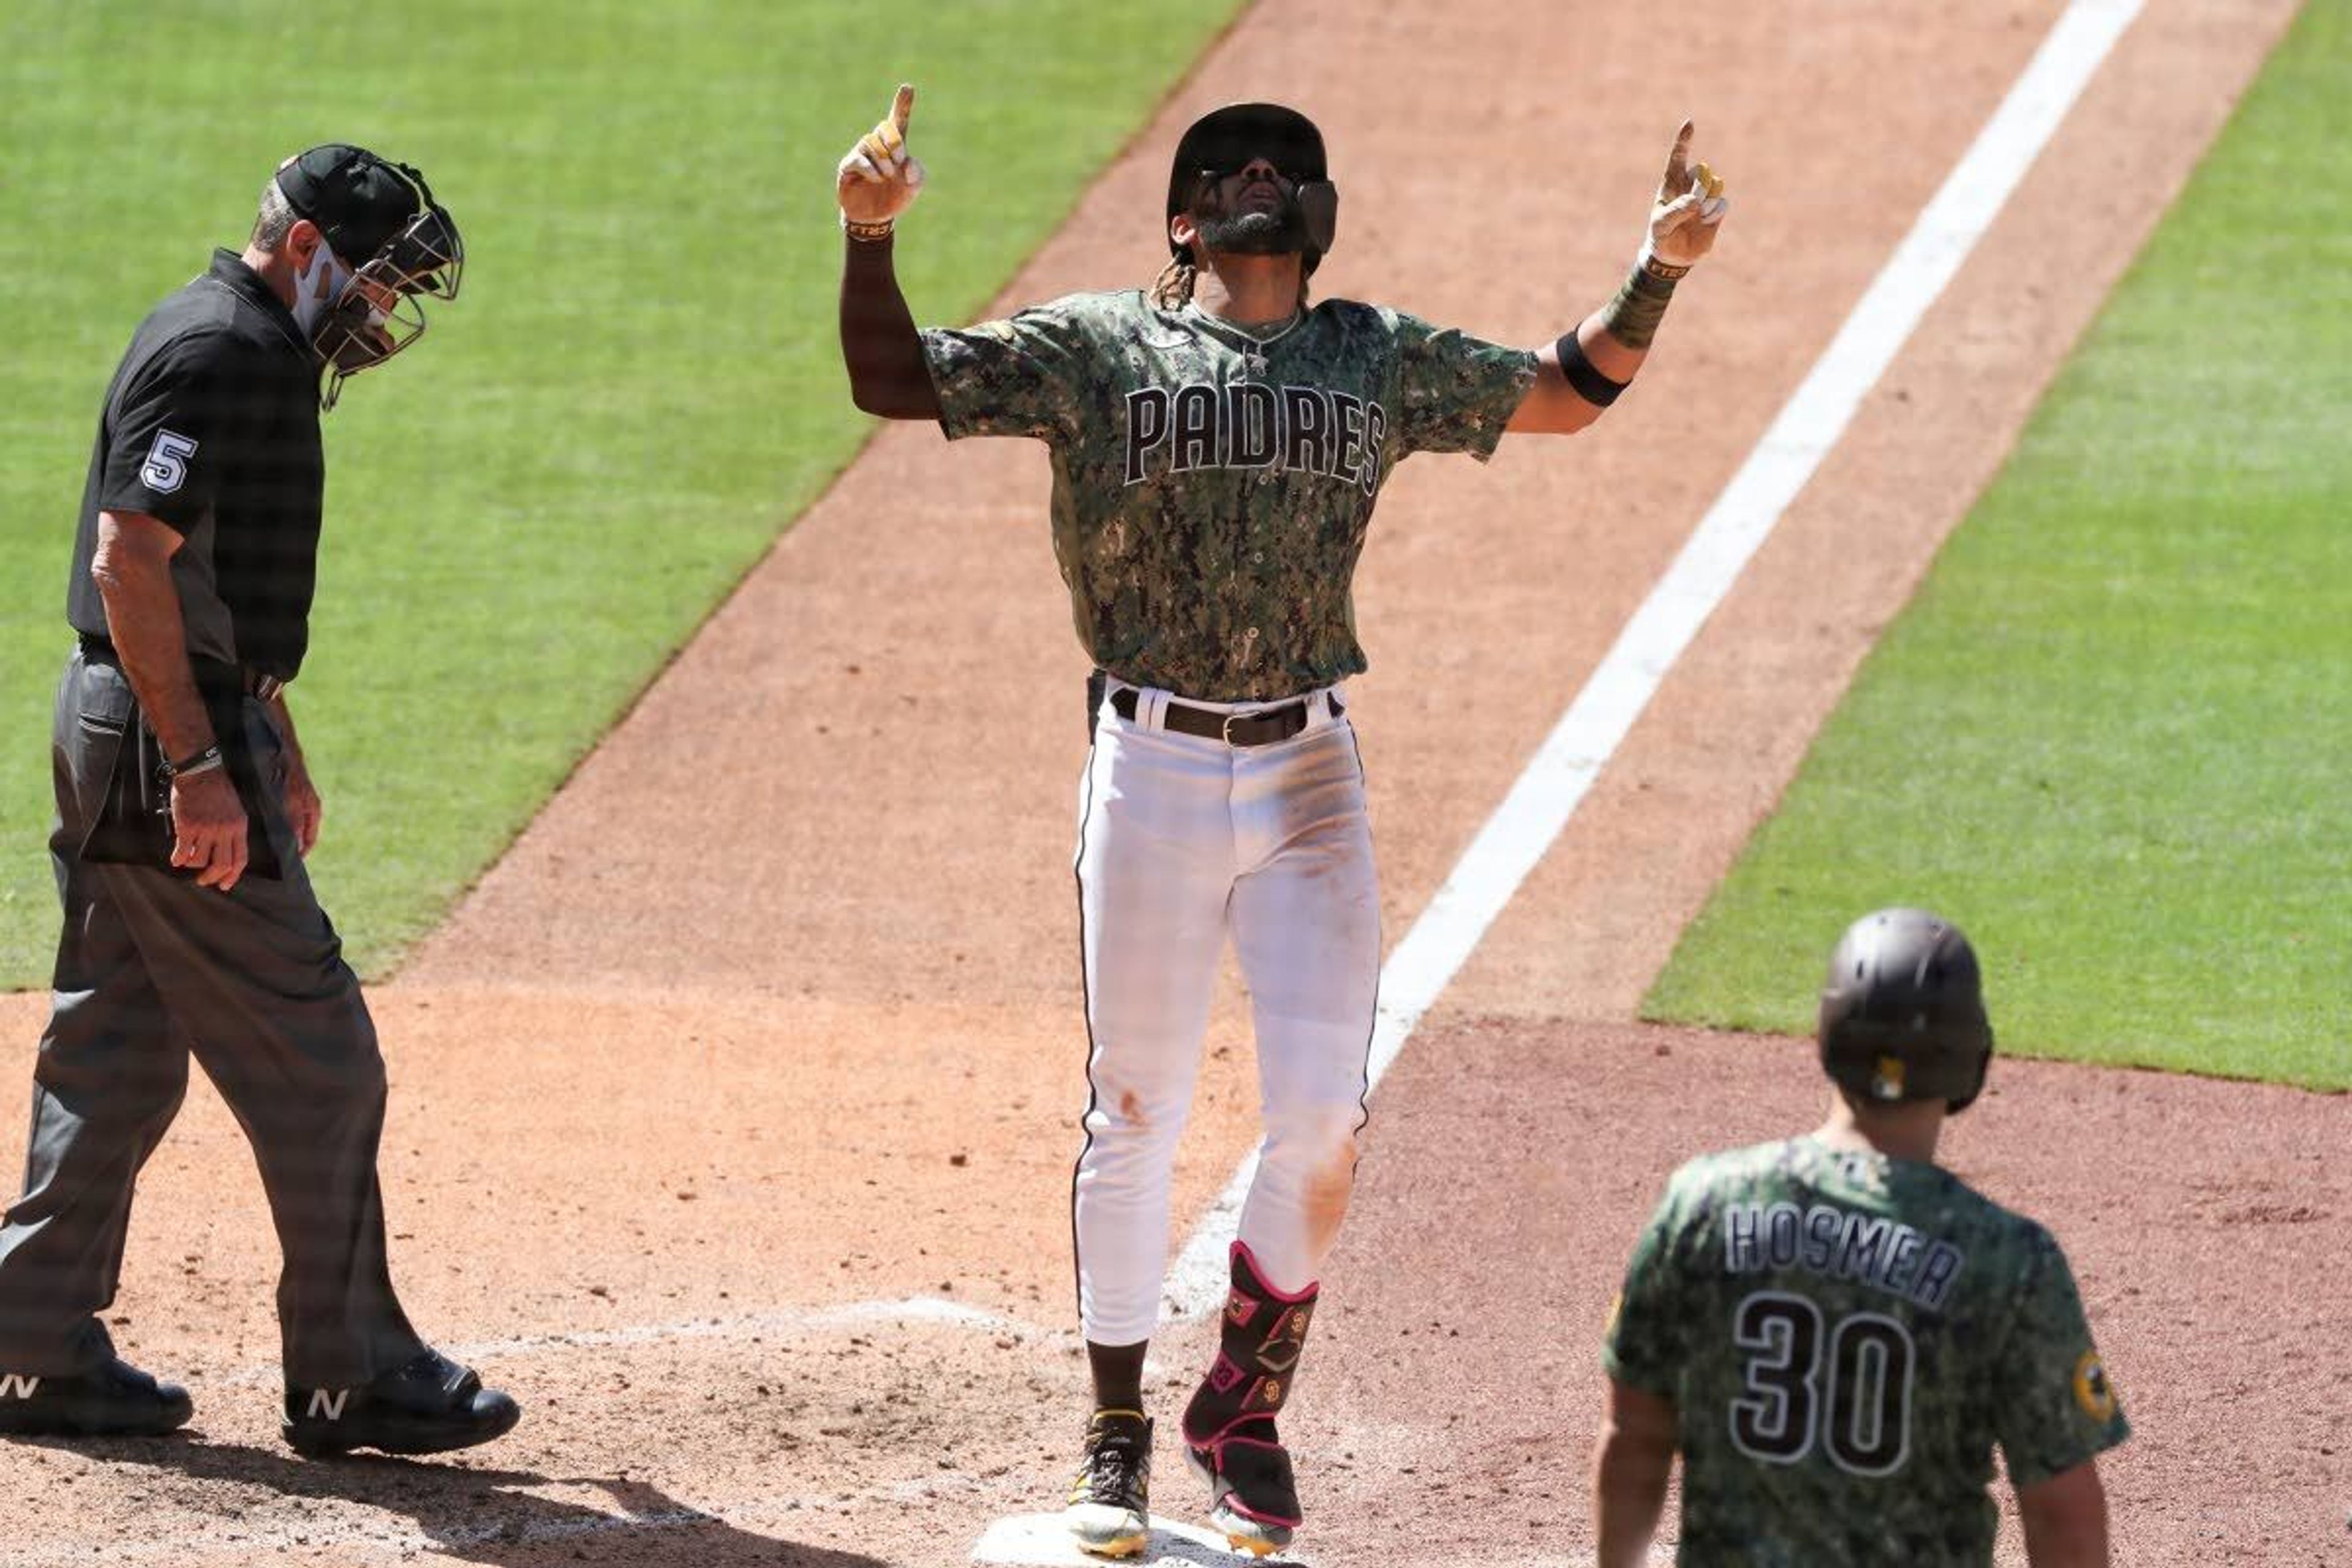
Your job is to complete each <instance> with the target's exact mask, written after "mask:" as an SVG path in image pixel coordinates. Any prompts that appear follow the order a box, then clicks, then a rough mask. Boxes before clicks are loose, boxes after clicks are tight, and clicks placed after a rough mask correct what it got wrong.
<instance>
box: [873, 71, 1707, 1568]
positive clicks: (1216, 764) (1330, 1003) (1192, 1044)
mask: <svg viewBox="0 0 2352 1568" xmlns="http://www.w3.org/2000/svg"><path fill="white" fill-rule="evenodd" d="M913 100H914V93H913V89H911V88H901V89H899V91H898V99H897V101H896V102H895V103H894V104H893V106H892V109H891V111H890V114H889V116H888V117H887V118H886V119H884V120H883V121H880V122H879V123H878V124H877V125H876V126H875V128H874V129H873V131H871V132H868V133H867V134H866V136H865V137H864V138H862V139H861V140H860V141H859V142H858V143H857V144H856V147H854V148H853V149H852V150H851V152H850V153H849V154H848V155H847V156H846V157H845V158H844V159H843V160H842V162H841V164H840V166H839V169H838V171H837V176H836V181H835V188H836V195H837V196H838V198H839V201H840V205H841V209H842V225H843V227H844V229H845V231H846V236H847V242H846V259H845V268H844V274H843V282H842V298H841V336H842V352H843V354H844V357H845V360H846V362H847V366H848V371H849V380H850V384H851V388H852V391H853V394H854V395H855V397H856V402H857V405H858V406H859V407H860V408H863V409H865V410H866V411H867V412H869V413H874V414H881V415H886V416H890V417H892V418H898V419H936V420H938V421H939V422H940V427H941V428H942V429H943V430H944V431H945V433H946V434H947V435H948V436H949V437H950V438H960V437H967V436H1024V437H1032V438H1034V439H1036V440H1041V441H1044V442H1045V443H1046V445H1047V447H1049V448H1050V452H1051V458H1052V463H1053V473H1054V484H1053V499H1052V508H1051V510H1052V521H1053V538H1054V547H1055V556H1056V559H1057V560H1058V562H1059V564H1060V568H1061V573H1062V577H1063V580H1064V582H1065V583H1066V585H1067V586H1068V588H1069V592H1070V599H1071V612H1072V616H1073V619H1074V620H1075V622H1076V629H1077V634H1078V638H1079V641H1080V642H1081V643H1082V644H1083V645H1084V646H1085V647H1086V648H1087V651H1088V653H1089V654H1090V655H1091V656H1092V658H1093V660H1094V662H1095V665H1096V667H1097V669H1096V674H1095V676H1094V678H1093V682H1092V686H1091V688H1090V689H1089V692H1088V696H1087V710H1088V715H1089V722H1090V724H1091V726H1092V731H1091V732H1092V737H1093V747H1092V751H1091V753H1090V755H1089V758H1088V762H1087V768H1086V771H1085V773H1084V776H1083V780H1082V783H1081V786H1080V797H1079V798H1080V804H1079V814H1078V820H1079V828H1078V848H1077V857H1076V872H1077V881H1078V891H1079V912H1080V923H1081V940H1082V944H1083V962H1084V975H1085V982H1086V996H1087V1032H1088V1037H1089V1041H1090V1048H1089V1056H1088V1060H1087V1079H1088V1089H1089V1098H1088V1101H1087V1110H1086V1113H1085V1117H1084V1122H1083V1125H1084V1129H1085V1133H1086V1137H1085V1143H1084V1147H1083V1149H1082V1152H1080V1154H1079V1156H1078V1161H1077V1168H1076V1175H1075V1178H1074V1181H1073V1191H1072V1224H1073V1230H1074V1235H1075V1243H1076V1254H1077V1275H1078V1310H1079V1317H1080V1320H1081V1322H1082V1325H1083V1327H1084V1330H1085V1333H1086V1338H1087V1348H1088V1355H1089V1362H1090V1366H1091V1371H1092V1374H1093V1381H1094V1394H1095V1406H1096V1408H1095V1412H1094V1415H1093V1418H1092V1420H1091V1421H1090V1422H1089V1424H1088V1427H1087V1436H1086V1443H1085V1450H1084V1458H1083V1460H1082V1462H1081V1467H1080V1470H1079V1473H1078V1477H1077V1480H1076V1484H1075V1486H1074V1489H1073V1492H1072V1495H1071V1499H1070V1506H1069V1510H1068V1512H1067V1515H1066V1518H1067V1520H1068V1522H1069V1525H1070V1528H1071V1530H1072V1532H1073V1533H1074V1534H1075V1535H1076V1538H1077V1540H1078V1542H1079V1543H1080V1544H1081V1545H1082V1546H1084V1547H1085V1548H1087V1550H1089V1551H1092V1552H1098V1553H1102V1554H1105V1555H1124V1554H1128V1553H1131V1552H1137V1551H1139V1550H1141V1549H1142V1547H1143V1546H1144V1544H1145V1542H1146V1541H1147V1539H1148V1533H1149V1518H1150V1513H1149V1494H1148V1490H1147V1483H1148V1479H1149V1474H1150V1454H1151V1436H1152V1426H1151V1422H1150V1420H1149V1419H1148V1418H1147V1416H1146V1415H1145V1414H1144V1411H1143V1407H1142V1405H1143V1401H1142V1369H1143V1361H1144V1350H1145V1345H1146V1342H1148V1340H1149V1339H1150V1335H1151V1332H1152V1331H1153V1329H1154V1328H1155V1327H1156V1326H1157V1321H1158V1313H1159V1303H1160V1277H1161V1273H1162V1269H1163V1266H1164V1264H1165V1261H1166V1256H1167V1248H1168V1239H1169V1234H1168V1233H1169V1187H1170V1177H1171V1167H1172V1163H1173V1159H1174V1153H1175V1149H1176V1142H1177V1138H1178V1134H1179V1133H1180V1132H1181V1129H1182V1127H1183V1123H1184V1120H1185V1117H1186V1114H1187V1113H1188V1111H1189V1110H1190V1108H1191V1102H1192V1085H1193V1079H1194V1076H1195V1072H1196V1069H1197V1068H1198V1064H1199V1059H1200V1052H1201V1042H1202V1034H1203V1031H1204V1029H1205V1027H1206V1024H1207V1016H1208V1009H1209V1005H1210V1000H1211V995H1212V992H1213V982H1214V978H1215V970H1216V964H1217V962H1218V958H1219V955H1220V952H1221V951H1222V949H1223V945H1224V943H1225V942H1226V941H1227V940H1228V939H1230V940H1231V941H1232V942H1233V943H1234V949H1235V952H1236V953H1237V955H1238V957H1239V960H1240V963H1241V967H1242V970H1243V973H1244V977H1245V979H1246V981H1247V984H1248V986H1249V991H1250V996H1251V1001H1252V1005H1253V1007H1254V1011H1255V1031H1256V1038H1257V1050H1258V1060H1259V1071H1260V1076H1261V1089H1262V1100H1263V1106H1264V1121H1265V1138H1264V1142H1263V1143H1262V1145H1261V1147H1260V1151H1259V1158H1258V1164H1257V1173H1256V1176H1255V1181H1254V1182H1253V1184H1252V1185H1251V1188H1250V1192H1249V1195H1248V1200H1247V1203H1246V1205H1245V1206H1244V1210H1243V1212H1242V1216H1241V1222H1240V1226H1239V1232H1238V1235H1237V1236H1236V1237H1235V1239H1234V1243H1233V1246H1232V1249H1231V1270H1232V1292H1231V1295H1230V1297H1229V1299H1228V1301H1227V1306H1226V1310H1225V1315H1224V1319H1223V1330H1222V1338H1221V1344H1220V1348H1219V1352H1218V1354H1217V1356H1216V1357H1215V1360H1214V1362H1213V1365H1212V1366H1211V1368H1210V1370H1209V1372H1208V1373H1207V1375H1206V1376H1205V1377H1204V1379H1203V1380H1202V1384H1201V1385H1200V1387H1199V1390H1198V1392H1197V1393H1196V1394H1194V1395H1193V1397H1192V1401H1191V1403H1190V1404H1189V1405H1188V1406H1187V1407H1186V1409H1185V1412H1184V1417H1183V1423H1182V1436H1183V1441H1184V1448H1185V1452H1186V1455H1187V1457H1188V1458H1189V1459H1190V1460H1191V1461H1192V1464H1193V1466H1194V1468H1196V1469H1198V1470H1199V1471H1201V1472H1202V1474H1203V1475H1204V1476H1205V1477H1206V1479H1208V1482H1209V1486H1210V1498H1211V1503H1210V1506H1211V1517H1212V1519H1213V1521H1214V1522H1215V1523H1216V1524H1217V1525H1218V1526H1219V1527H1220V1528H1222V1529H1223V1531H1224V1532H1225V1533H1226V1535H1227V1537H1228V1538H1229V1539H1230V1540H1231V1541H1232V1542H1234V1544H1235V1545H1236V1546H1237V1547H1240V1548H1242V1549H1244V1550H1247V1551H1250V1552H1259V1553H1264V1552H1271V1551H1274V1550H1276V1549H1277V1548H1279V1547H1281V1546H1283V1545H1285V1544H1286V1543H1287V1542H1289V1540H1290V1539H1291V1535H1292V1532H1293V1531H1294V1530H1295V1529H1296V1527H1297V1524H1298V1521H1299V1503H1298V1495H1297V1486H1296V1484H1295V1481H1294V1479H1293V1473H1292V1467H1291V1459H1290V1456H1289V1454H1288V1453H1287V1451H1286V1449H1285V1448H1284V1447H1283V1445H1282V1441H1281V1438H1280V1436H1279V1435H1278V1433H1277V1431H1276V1415H1277V1413H1278V1412H1279V1411H1280V1410H1281V1409H1282V1407H1283V1405H1284V1403H1285V1401H1286V1398H1287V1397H1288V1394H1289V1393H1290V1390H1291V1388H1292V1387H1293V1378H1294V1374H1295V1373H1296V1371H1297V1363H1298V1360H1299V1357H1300V1354H1301V1352H1302V1350H1303V1346H1304V1342H1305V1339H1306V1335H1307V1324H1308V1321H1309V1320H1310V1318H1311V1317H1312V1315H1313V1313H1314V1310H1315V1305H1316V1300H1317V1295H1318V1287H1317V1279H1318V1274H1319V1272H1320V1269H1321V1266H1322V1263H1323V1260H1324V1258H1325V1257H1326V1256H1327V1254H1328V1252H1329V1250H1330V1247H1331V1245H1332V1243H1333V1241H1334V1239H1335V1238H1336V1236H1337V1233H1338V1229H1339V1221H1340V1216H1341V1215H1342V1214H1343V1213H1344V1211H1345V1209H1346V1206H1347V1201H1348V1195H1349V1189H1350V1186H1351V1184H1352V1182H1353V1179H1354V1173H1355V1164H1356V1155H1357V1138H1358V1135H1359V1133H1360V1131H1362V1128H1363V1125H1364V1121H1365V1116H1366V1110H1365V1092H1366V1075H1365V1069H1366V1063H1367V1055H1368V1052H1369V1049H1370V1039H1371V1034H1372V1018H1373V1000H1374V991H1375V988H1376V985H1377V983H1378V980H1379V975H1380V965H1381V932H1380V896H1379V889H1378V886H1377V883H1376V881H1375V879H1374V875H1373V865H1372V847H1371V837H1370V830H1369V827H1368V826H1367V821H1366V816H1365V809H1364V789H1363V776H1362V771H1361V765H1360V761H1359V759H1358V755H1357V748H1356V740H1355V733H1354V731H1353V729H1352V727H1351V726H1350V724H1349V720H1348V718H1347V702H1346V696H1345V693H1344V691H1343V690H1342V688H1341V682H1342V681H1344V680H1345V679H1347V678H1348V677H1349V676H1350V675H1354V674H1356V673H1358V672H1360V671H1361V670H1363V669H1364V668H1366V664H1365V658H1364V654H1363V650H1362V648H1361V647H1359V646H1358V643H1357V640H1356V634H1355V615H1354V607H1353V605H1352V602H1351V599H1350V587H1349V584H1350V582H1351V579H1352V577H1353V574H1354V571H1355V566H1356V560H1357V557H1358V554H1359V553H1360V551H1361V549H1362V546H1363V542H1364V537H1365V531H1366V530H1367V528H1368V526H1369V525H1370V521H1371V516H1372V509H1373V505H1374V503H1375V501H1376V500H1378V499H1379V496H1380V493H1381V486H1382V484H1383V483H1384V482H1385V481H1386V479H1388V477H1389V475H1390V473H1391V471H1392V470H1393V469H1394V468H1395V467H1396V465H1397V464H1398V463H1399V462H1402V460H1403V459H1404V458H1408V457H1410V456H1412V454H1413V453H1415V452H1467V453H1470V454H1471V455H1472V456H1474V457H1476V458H1480V459H1482V460H1483V459H1485V458H1489V457H1491V456H1492V455H1493V453H1494V450H1495V447H1496V443H1497V442H1498V441H1499V440H1500V439H1501V438H1502V436H1503V434H1504V432H1505V431H1506V430H1516V431H1530V432H1545V433H1552V434H1567V433H1569V432H1571V431H1575V430H1580V429H1582V428H1583V427H1584V426H1587V425H1589V424H1591V422H1592V421H1593V420H1594V419H1596V418H1598V417H1599V416H1600V415H1601V411H1602V410H1603V409H1604V408H1606V407H1607V406H1608V405H1609V404H1610V403H1611V402H1612V400H1613V399H1614V398H1616V396H1617V395H1619V394H1620V393H1621V392H1622V391H1623V389H1624V386H1625V384H1626V383H1627V382H1628V381H1630V380H1631V379H1632V378H1633V373H1634V372H1635V371H1636V370H1637V369H1638V368H1639V367H1640V366H1641V364H1642V363H1643V359H1644V358H1645V357H1646V355H1647V353H1648V350H1649V347H1650V343H1651V339H1652V337H1653V335H1654V333H1655V331H1657V327H1658V322H1659V319H1660V318H1661V317H1662V316H1663V315H1664V311H1665V309H1666V304H1667V301H1668V300H1669V299H1670V297H1671V296H1672V295H1673V293H1674V290H1675V285H1676V283H1677V282H1678V280H1679V279H1681V278H1682V276H1683V275H1684V274H1685V272H1687V271H1688V270H1689V269H1690V268H1691V266H1692V265H1693V264H1694V263H1696V261H1697V260H1698V259H1699V258H1701V257H1703V256H1704V255H1706V252H1707V250H1708V248H1709V247H1711V246H1712V245H1713V244H1714V241H1715V237H1716V233H1717V224H1718V223H1719V222H1720V221H1721V219H1722V217H1723V215H1724V212H1725V210H1726V202H1725V198H1724V196H1723V194H1722V183H1721V182H1720V181H1719V180H1717V178H1716V177H1715V176H1714V174H1712V173H1711V172H1709V171H1708V170H1707V168H1706V165H1705V164H1703V163H1693V162H1692V161H1691V157H1690V144H1691V137H1692V132H1691V127H1690V126H1689V125H1687V124H1685V125H1684V126H1683V127H1682V129H1681V132H1680V133H1679V134H1678V135H1677V136H1676V137H1675V142H1674V147H1673V151H1672V153H1671V154H1670V155H1669V157H1668V159H1667V162H1666V165H1665V173H1664V178H1663V180H1662V182H1661V184H1660V188H1659V191H1658V194H1657V197H1656V200H1655V202H1654V204H1653V205H1652V207H1651V211H1650V222H1649V239H1648V244H1647V245H1646V246H1645V247H1643V250H1642V252H1641V255H1640V258H1639V259H1638V260H1637V261H1636V262H1635V263H1634V265H1633V269H1632V272H1631V275H1630V276H1629V277H1628V278H1627V279H1626V282H1625V285H1624V287H1623V288H1622V289H1620V290H1619V291H1618V293H1617V295H1616V297H1615V298H1614V299H1612V300H1610V302H1609V303H1607V304H1606V305H1604V306H1602V307H1601V309H1600V310H1595V311H1593V312H1592V313H1591V315H1590V316H1588V317H1586V318H1585V319H1584V321H1582V322H1581V324H1580V325H1579V326H1577V327H1576V328H1574V329H1573V330H1571V331H1569V332H1568V333H1566V334H1565V335H1564V336H1562V337H1560V338H1559V340H1558V341H1557V342H1552V343H1547V344H1545V345H1543V346H1542V347H1540V348H1538V349H1533V350H1527V349H1516V348H1507V347H1504V346H1500V345H1497V344H1495V343H1491V342H1481V341H1479V340H1478V339H1476V338H1474V337H1470V336H1467V335H1465V334H1464V333H1462V332H1460V331H1453V330H1450V329H1444V328H1439V327H1435V326H1433V325H1431V324H1429V323H1428V322H1426V321H1420V320H1417V319H1415V318H1414V317H1412V316H1410V315H1407V314H1405V313H1403V312H1402V311H1399V310H1390V309H1386V308H1382V307H1377V306H1372V305H1366V304H1360V303H1357V302H1355V301H1352V300H1322V301H1320V302H1315V301H1312V300H1310V299H1309V296H1308V291H1307V285H1308V280H1309V279H1310V278H1312V276H1313V275H1314V272H1315V270H1316V268H1317V267H1318V264H1319V263H1320V262H1321V261H1322V259H1323V258H1324V257H1325V256H1326V255H1327V254H1328V252H1329V251H1330V248H1331V246H1332V242H1333V236H1334V231H1335V226H1336V221H1337V216H1338V207H1339V196H1338V192H1337V190H1336V188H1335V186H1334V185H1333V184H1332V182H1331V179H1330V175H1329V172H1328V168H1327V166H1326V160H1325V153H1324V143H1323V138H1322V135H1321V133H1320V132H1318V130H1317V128H1316V127H1315V125H1314V124H1313V123H1312V122H1310V121H1308V120H1307V117H1306V116H1305V115H1303V114H1300V113H1299V112H1297V110H1292V109H1287V108H1284V107H1282V106H1279V105H1276V104H1270V103H1243V104H1234V105H1232V106H1229V107H1227V108H1224V109H1220V110H1216V111H1214V112H1213V113H1211V114H1209V115H1207V116H1205V117H1203V118H1202V119H1201V120H1200V121H1198V122H1196V123H1195V124H1193V125H1192V127H1191V128H1190V129H1189V130H1187V131H1186V132H1184V134H1183V137H1182V138H1181V141H1180V142H1178V144H1177V147H1176V149H1175V155H1174V158H1173V159H1172V161H1171V167H1170V171H1169V179H1168V204H1167V210H1166V212H1165V213H1164V214H1163V215H1162V219H1161V223H1160V228H1159V237H1160V241H1161V242H1164V243H1165V244H1166V245H1167V247H1168V253H1169V258H1168V260H1167V264H1166V266H1165V268H1164V269H1163V270H1162V271H1161V272H1160V276H1159V278H1158V279H1157V280H1156V281H1155V282H1154V283H1153V284H1152V285H1151V286H1150V287H1149V288H1144V289H1121V290H1118V291H1115V292H1108V293H1095V294H1079V295H1074V296H1071V297H1069V298H1066V299H1062V300H1055V301H1052V302H1051V303H1048V304H1045V305H1041V306H1038V307H1036V308H1034V309H1032V310H1023V311H1021V312H1019V313H1018V314H1016V315H1014V316H1013V317H1011V318H1010V319H1008V320H1005V321H989V322H985V323H983V324H982V325H979V326H975V327H971V328H967V329H962V330H955V331H949V330H933V331H921V332H919V331H917V330H916V327H915V322H914V319H913V316H912V314H911V312H910V311H909V310H908V306H907V302H906V300H905V299H904V297H903V296H902V294H901V293H900V291H899V289H898V281H897V279H896V276H895V273H894V270H893V265H892V259H891V247H892V243H893V242H892V225H893V223H894V221H895V220H896V219H897V218H898V216H899V215H900V214H901V213H903V212H904V211H905V210H906V209H907V207H908V205H909V204H911V203H912V202H913V201H914V199H915V196H916V195H917V192H918V190H919V186H920V184H921V181H922V173H923V172H922V166H921V164H920V163H918V162H917V161H916V160H915V159H914V157H913V156H912V155H911V154H910V153H909V152H908V142H907V128H908V118H909V115H910V113H911V110H912V107H913Z"/></svg>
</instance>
